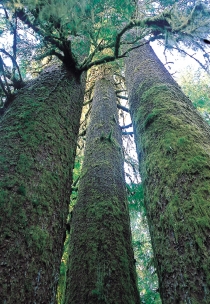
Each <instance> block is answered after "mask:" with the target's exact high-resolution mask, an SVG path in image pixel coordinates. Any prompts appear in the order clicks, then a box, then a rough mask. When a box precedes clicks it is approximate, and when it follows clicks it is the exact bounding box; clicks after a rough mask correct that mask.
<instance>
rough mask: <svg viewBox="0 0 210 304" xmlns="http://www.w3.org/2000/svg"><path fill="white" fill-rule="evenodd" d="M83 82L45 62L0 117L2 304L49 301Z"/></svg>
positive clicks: (52, 294) (59, 248)
mask: <svg viewBox="0 0 210 304" xmlns="http://www.w3.org/2000/svg"><path fill="white" fill-rule="evenodd" d="M83 87H84V86H83V85H82V84H81V83H78V82H77V81H76V80H75V78H74V77H73V76H72V74H71V73H70V72H67V71H66V70H65V69H64V68H58V67H57V68H55V67H51V68H48V70H46V71H45V72H43V73H41V75H40V76H39V77H38V78H37V79H35V80H32V81H30V82H29V83H28V85H26V86H25V87H24V88H23V89H21V90H20V91H19V92H18V93H17V95H16V96H15V99H14V101H13V103H12V104H11V106H10V107H9V108H8V110H7V111H6V113H5V114H4V116H3V117H2V119H1V122H0V187H1V189H0V206H1V213H0V229H1V236H0V239H1V243H0V282H1V284H0V288H1V289H0V294H1V303H5V304H12V303H18V304H20V303H24V304H26V303H31V304H32V303H36V304H39V303H47V304H50V303H54V302H55V294H56V285H57V281H58V276H59V267H60V260H61V256H62V248H63V242H64V237H65V229H66V228H65V227H66V217H67V213H68V205H69V197H70V189H71V183H72V169H73V164H74V157H75V150H76V141H77V135H78V129H79V120H80V114H81V108H82V103H83V97H84V88H83Z"/></svg>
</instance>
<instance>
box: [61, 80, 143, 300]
mask: <svg viewBox="0 0 210 304" xmlns="http://www.w3.org/2000/svg"><path fill="white" fill-rule="evenodd" d="M121 145H122V142H121V131H120V128H119V126H118V119H117V106H116V97H115V92H114V88H113V85H112V83H111V81H109V80H106V79H101V80H99V81H98V82H97V84H96V88H95V93H94V98H93V105H92V112H91V121H90V124H89V127H88V132H87V139H86V149H85V156H84V164H83V168H82V174H81V176H82V177H81V180H80V184H79V192H78V200H77V203H76V205H75V207H74V211H73V216H72V222H71V228H70V259H69V270H68V274H67V280H68V283H67V295H66V302H65V303H66V304H93V303H97V304H100V303H107V304H113V303H114V304H128V303H129V304H131V303H133V304H134V303H140V298H139V293H138V290H137V284H136V273H135V263H134V256H133V250H132V243H131V232H130V220H129V213H128V207H127V198H126V188H125V180H124V170H123V158H122V148H121Z"/></svg>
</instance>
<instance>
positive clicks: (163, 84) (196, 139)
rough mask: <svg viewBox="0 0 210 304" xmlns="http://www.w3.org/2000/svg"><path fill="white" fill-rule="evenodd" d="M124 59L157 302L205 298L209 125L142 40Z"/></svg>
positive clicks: (209, 241)
mask: <svg viewBox="0 0 210 304" xmlns="http://www.w3.org/2000/svg"><path fill="white" fill-rule="evenodd" d="M126 64H127V68H126V82H127V86H128V91H129V100H130V107H131V115H132V120H133V125H134V132H135V139H136V144H137V151H138V157H139V162H140V173H141V176H142V180H143V186H144V195H145V204H146V210H147V216H148V221H149V228H150V233H151V239H152V245H153V249H154V258H155V265H156V267H157V272H158V277H159V283H160V293H161V297H162V301H163V304H171V303H193V304H195V303H197V304H198V303H199V304H202V303H209V298H210V275H209V269H210V255H209V250H210V220H209V219H210V208H209V202H210V170H209V169H210V129H209V126H208V125H207V124H206V123H205V122H204V121H203V119H202V118H201V116H200V115H199V114H198V112H197V111H196V110H195V109H194V107H193V105H192V103H191V102H190V100H189V99H188V98H187V97H186V96H185V95H184V94H183V93H182V91H181V90H180V87H179V86H178V85H177V83H176V82H175V81H174V80H173V78H172V77H171V75H170V74H169V73H168V71H167V70H166V69H165V67H164V66H163V64H162V63H161V62H160V61H159V59H158V58H157V56H156V55H155V53H154V51H153V50H152V48H151V47H150V46H149V45H148V44H147V45H145V46H143V47H141V48H139V49H136V50H135V51H132V53H131V54H130V56H129V58H128V59H127V62H126Z"/></svg>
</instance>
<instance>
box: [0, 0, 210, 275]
mask: <svg viewBox="0 0 210 304" xmlns="http://www.w3.org/2000/svg"><path fill="white" fill-rule="evenodd" d="M159 2H160V3H159ZM159 2H158V5H153V4H154V3H153V2H152V5H153V6H154V7H153V11H152V13H151V12H149V13H148V10H147V12H146V14H145V12H143V13H142V14H143V15H144V14H145V16H144V17H143V18H136V19H135V18H134V17H133V12H134V9H133V5H131V2H130V1H124V2H122V1H115V2H113V1H100V2H97V1H94V2H92V1H91V2H88V1H82V2H81V3H78V2H76V1H68V2H66V1H60V0H59V1H57V0H53V1H44V2H43V1H35V2H34V1H32V0H28V1H1V3H3V4H4V10H5V7H7V8H8V9H10V10H11V15H12V14H14V15H15V20H16V18H17V19H18V21H17V24H18V22H19V21H20V20H21V22H22V23H23V24H24V26H25V28H26V27H29V28H30V29H31V33H32V34H33V35H37V36H38V37H39V39H40V40H39V42H40V43H39V45H36V46H34V49H35V50H36V51H35V56H34V57H36V59H39V60H42V59H43V58H45V57H47V58H48V59H49V60H51V58H52V57H56V58H58V59H59V60H60V61H62V63H63V64H64V65H65V67H66V68H67V70H69V71H70V73H72V74H73V76H74V79H75V83H76V81H77V83H79V81H80V77H81V74H82V72H83V71H86V70H88V69H89V68H90V67H91V66H93V65H96V64H101V63H106V62H110V61H114V60H116V59H119V58H124V57H125V56H126V55H127V53H128V51H129V50H131V49H132V48H135V47H136V46H134V47H133V45H132V43H133V42H138V41H141V39H142V38H143V37H145V36H149V37H150V38H149V39H150V40H155V39H161V38H165V41H166V42H167V45H168V42H169V41H170V39H171V37H173V36H174V37H176V39H177V40H179V39H180V36H179V33H180V32H181V33H185V34H186V37H187V38H189V37H191V36H192V37H193V38H194V36H193V34H194V32H195V30H196V29H199V28H200V23H198V20H199V21H200V22H201V21H202V22H201V23H202V25H203V26H204V27H205V26H206V25H205V22H207V21H206V20H207V19H208V16H209V15H208V14H209V12H208V11H207V12H206V9H205V7H204V6H203V4H202V5H200V4H196V5H194V3H193V2H192V3H193V4H192V3H191V4H190V5H188V6H187V9H186V7H185V6H184V5H183V3H184V2H186V1H181V8H180V7H179V6H178V4H177V5H176V7H175V6H174V7H173V6H171V3H172V4H174V3H175V2H176V1H167V3H169V7H167V9H165V7H163V6H161V3H162V2H163V1H159ZM202 2H203V1H202ZM13 4H14V5H13ZM91 5H92V7H93V9H92V7H91ZM130 7H131V9H130ZM150 8H151V6H150V7H149V10H150ZM125 9H126V13H125ZM66 12H68V14H66ZM70 12H71V14H70ZM5 16H6V19H7V22H8V20H10V18H7V14H6V13H5ZM201 16H202V18H201ZM181 17H182V18H181ZM15 22H16V21H15ZM19 24H20V23H19ZM137 26H138V27H139V28H140V30H139V31H138V32H139V33H138V35H137V37H135V38H134V39H131V38H132V35H130V33H129V31H130V30H132V29H133V28H134V27H137ZM189 28H190V29H191V30H189ZM13 32H14V37H15V36H17V35H16V34H17V33H16V30H15V28H14V29H13ZM169 38H170V39H169ZM14 41H16V42H17V41H18V39H17V40H15V39H14ZM198 41H200V40H199V39H197V37H196V40H195V42H196V43H198ZM202 42H203V41H202ZM90 44H91V48H90V49H91V51H90V52H89V56H87V57H86V58H85V59H84V58H82V59H81V57H83V55H84V54H86V53H85V52H86V49H89V46H90ZM15 45H16V44H15V43H14V46H15ZM19 45H20V43H19ZM86 46H87V48H86ZM122 46H123V48H122ZM30 47H31V46H30ZM124 47H126V48H125V50H124ZM13 49H15V47H14V48H13ZM20 53H21V52H20ZM31 53H32V52H31ZM16 55H17V54H16V53H15V52H14V54H13V57H14V58H13V59H15V58H17V57H18V56H16ZM19 57H21V54H19ZM33 59H34V58H33ZM28 61H29V60H28ZM31 61H32V64H34V60H31ZM14 62H15V61H14ZM16 63H17V61H16ZM16 63H14V66H15V65H16ZM32 64H31V66H32ZM2 67H3V68H2ZM6 72H7V71H6V68H5V64H2V65H1V79H2V81H1V88H2V91H3V94H6V93H7V92H8V91H7V90H4V89H3V88H5V87H7V80H6V79H7V78H8V76H9V78H11V77H10V74H9V73H6ZM2 73H3V74H2ZM16 74H17V71H16ZM58 76H59V75H57V76H56V77H58ZM19 80H21V79H19ZM9 85H10V83H9V84H8V87H9ZM14 88H15V89H18V88H17V87H16V86H15V84H14ZM32 91H33V90H32ZM75 94H77V93H75ZM6 95H7V94H6ZM9 95H10V94H9ZM6 97H8V96H6ZM9 97H10V96H9ZM11 109H12V107H11ZM8 113H11V112H9V110H8ZM5 115H6V116H7V112H6V114H5ZM12 115H14V116H15V113H13V114H12ZM6 116H5V117H6ZM65 145H66V143H65ZM54 156H55V155H54ZM55 158H56V156H55ZM21 191H22V190H21ZM23 193H24V191H23ZM9 218H12V217H9ZM17 218H18V217H17ZM37 234H38V235H39V234H40V235H41V233H37ZM57 237H58V235H57ZM19 262H20V263H21V260H20V261H19ZM17 263H18V262H17ZM38 278H39V277H38Z"/></svg>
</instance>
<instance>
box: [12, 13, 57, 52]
mask: <svg viewBox="0 0 210 304" xmlns="http://www.w3.org/2000/svg"><path fill="white" fill-rule="evenodd" d="M16 14H17V17H18V18H19V19H20V20H21V21H22V22H23V23H24V24H26V25H27V26H28V27H30V28H31V29H32V30H33V31H34V32H35V33H37V34H39V35H41V36H42V37H43V39H44V40H45V41H49V42H50V43H52V44H53V45H55V46H56V47H57V48H59V49H60V50H61V51H63V47H62V44H61V43H60V42H59V41H57V40H56V39H54V38H53V37H51V36H46V33H45V31H43V30H42V29H40V28H39V27H38V26H36V25H35V24H34V23H32V22H31V20H30V19H29V18H28V16H27V15H26V13H25V12H24V10H23V9H19V10H17V11H16Z"/></svg>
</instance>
